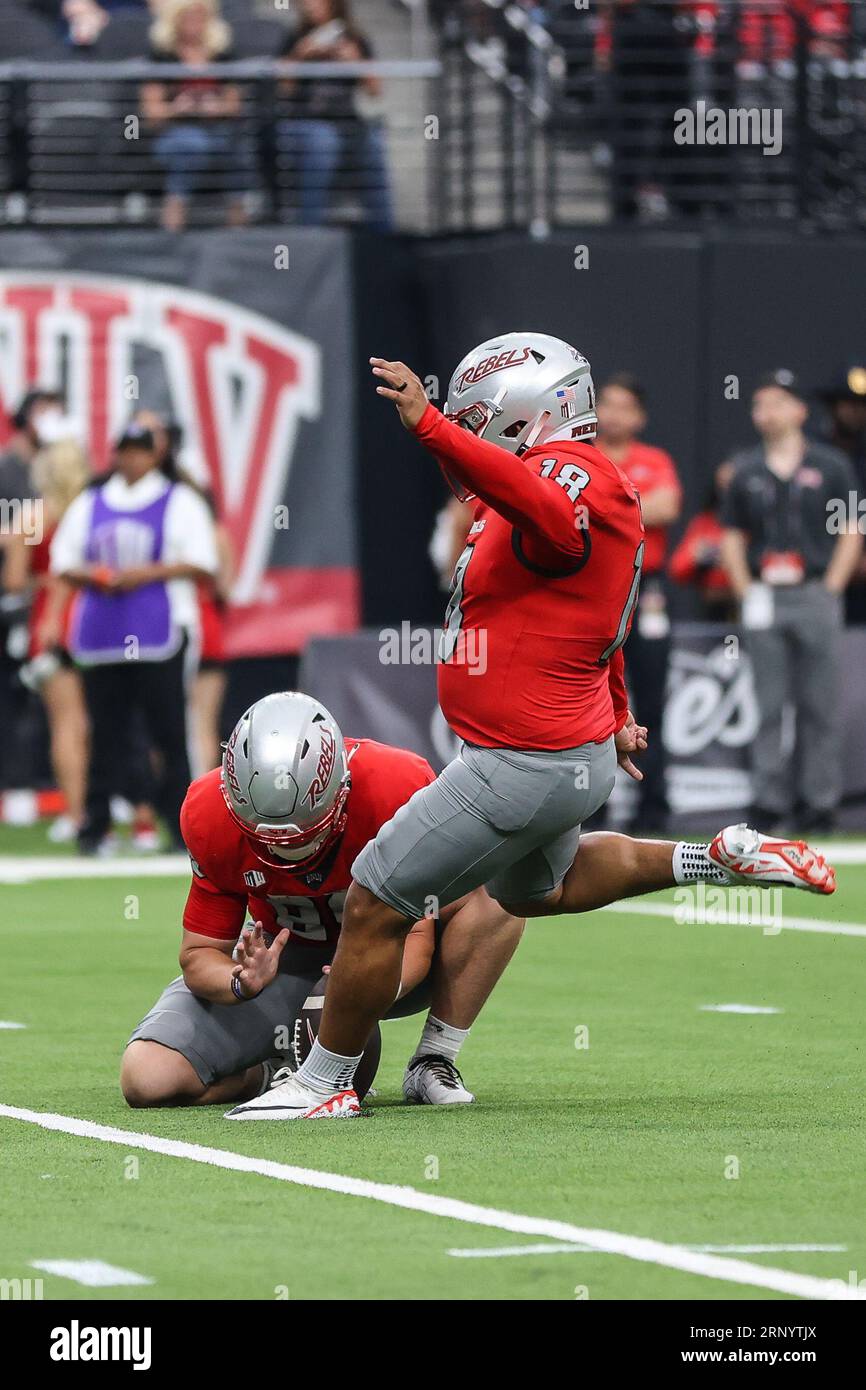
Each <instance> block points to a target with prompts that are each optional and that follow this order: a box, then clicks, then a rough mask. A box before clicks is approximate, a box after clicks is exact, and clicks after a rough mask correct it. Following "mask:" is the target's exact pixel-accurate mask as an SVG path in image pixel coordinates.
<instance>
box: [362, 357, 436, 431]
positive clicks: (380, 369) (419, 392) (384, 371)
mask: <svg viewBox="0 0 866 1390" xmlns="http://www.w3.org/2000/svg"><path fill="white" fill-rule="evenodd" d="M370 366H371V367H372V368H373V375H374V376H376V377H378V378H379V381H380V385H379V386H377V387H376V394H377V395H379V396H385V398H386V399H387V400H389V401H393V402H394V404H395V405H396V407H397V410H398V411H399V414H400V419H401V420H402V421H403V424H404V425H405V426H406V428H407V430H414V428H415V426H416V425H417V424H418V422H419V420H420V419H421V416H422V415H423V414H424V411H425V410H426V409H427V405H428V400H427V392H426V391H425V390H424V385H423V383H422V381H421V379H420V377H417V376H416V375H415V373H414V372H410V370H409V368H408V367H407V366H406V364H405V363H404V362H389V361H388V360H387V358H385V357H371V358H370Z"/></svg>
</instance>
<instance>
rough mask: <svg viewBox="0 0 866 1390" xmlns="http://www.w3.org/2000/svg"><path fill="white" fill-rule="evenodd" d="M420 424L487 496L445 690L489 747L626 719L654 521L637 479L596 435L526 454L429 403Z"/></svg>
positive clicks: (447, 653)
mask: <svg viewBox="0 0 866 1390" xmlns="http://www.w3.org/2000/svg"><path fill="white" fill-rule="evenodd" d="M416 434H417V435H418V437H419V438H420V439H421V441H422V442H423V443H424V444H426V445H427V447H428V448H430V449H431V450H432V451H433V452H434V453H435V454H436V455H437V457H438V458H439V459H440V461H441V462H442V463H443V464H444V466H445V467H446V468H447V470H448V471H449V472H450V473H451V474H453V475H454V476H455V477H457V478H458V479H459V481H460V482H461V483H463V484H464V486H466V487H467V488H469V489H470V491H472V492H474V493H475V494H476V495H477V496H478V498H479V499H480V505H479V507H478V509H477V511H476V514H475V521H474V524H473V526H472V527H471V529H470V531H469V535H468V538H467V544H466V548H465V550H464V551H463V553H462V555H461V556H460V558H459V560H458V561H457V564H456V566H455V569H454V580H453V587H452V590H451V597H450V600H449V603H448V609H447V611H446V614H445V625H444V630H443V634H442V645H441V648H440V657H441V660H440V665H439V703H440V705H441V706H442V712H443V714H444V715H445V718H446V719H447V720H448V723H449V724H450V725H451V728H452V729H453V730H454V731H455V733H457V734H459V735H460V737H461V738H465V739H466V740H467V741H468V742H470V743H476V744H480V745H482V746H484V747H500V748H501V747H505V748H527V749H534V748H537V749H543V748H573V747H576V746H578V745H579V744H582V743H597V742H601V741H603V740H604V739H606V738H608V737H609V736H610V735H611V734H612V733H615V732H616V731H617V730H618V729H620V728H621V727H622V725H623V723H624V722H625V716H626V711H627V708H628V703H627V697H626V691H625V681H624V677H623V662H622V644H623V642H624V640H625V638H626V636H627V634H628V631H629V628H630V626H631V619H632V614H633V612H634V606H635V603H636V601H637V591H638V585H639V583H640V571H641V564H642V559H643V545H644V528H643V522H642V521H641V514H640V503H639V501H638V497H637V494H636V492H635V489H634V488H633V487H632V485H631V483H630V482H629V480H628V478H627V477H626V476H625V474H624V473H623V472H622V470H621V469H619V468H617V466H616V464H614V463H612V462H611V461H610V459H608V458H606V457H605V455H604V454H602V453H601V452H600V451H599V450H598V449H595V448H593V446H592V445H590V444H583V443H580V442H578V441H572V440H567V441H556V442H551V443H548V444H544V445H539V446H538V447H537V448H534V449H530V450H529V451H528V453H526V454H525V455H524V456H523V457H522V458H516V457H515V456H514V455H513V454H510V453H509V452H508V451H507V450H506V449H502V448H500V446H499V445H497V444H491V443H490V442H488V441H486V440H482V439H477V438H476V437H475V436H474V435H473V434H470V433H469V432H467V431H466V430H462V429H460V427H459V426H457V425H455V424H453V423H452V422H451V421H449V420H446V419H445V417H444V416H443V415H441V414H440V413H439V411H438V410H436V409H435V407H434V406H432V405H430V406H428V407H427V410H426V411H425V413H424V415H423V417H422V419H421V421H420V423H419V425H418V427H417V429H416Z"/></svg>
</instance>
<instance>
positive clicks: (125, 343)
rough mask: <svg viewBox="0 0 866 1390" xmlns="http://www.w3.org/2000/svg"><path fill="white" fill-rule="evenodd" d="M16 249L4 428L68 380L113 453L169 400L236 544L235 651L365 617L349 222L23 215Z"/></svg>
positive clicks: (187, 455) (0, 278)
mask: <svg viewBox="0 0 866 1390" xmlns="http://www.w3.org/2000/svg"><path fill="white" fill-rule="evenodd" d="M276 242H279V244H278V245H277V244H275V243H276ZM0 265H2V267H3V270H2V272H0V406H2V411H0V415H2V417H3V419H2V424H0V430H2V431H3V432H2V433H0V446H2V442H3V439H4V438H6V437H8V433H9V431H10V429H11V424H10V423H9V422H8V419H7V417H8V416H9V414H10V412H12V411H13V410H14V408H15V405H16V403H17V402H18V401H19V400H20V399H21V397H22V396H23V394H24V392H25V391H26V390H27V388H28V387H30V386H33V385H39V386H50V387H59V388H61V389H62V390H63V391H64V393H65V396H66V401H67V412H68V414H69V415H70V416H71V417H72V418H73V420H74V421H75V422H76V425H77V429H78V432H79V433H80V436H81V438H82V440H83V442H84V443H85V445H86V447H87V449H88V451H89V454H90V457H91V460H92V463H93V466H94V469H95V470H96V471H101V470H102V469H104V468H105V467H106V466H107V464H108V462H109V460H110V452H111V442H112V440H113V439H114V438H115V437H116V436H117V434H118V433H119V432H120V430H121V429H122V427H123V425H124V423H125V422H126V421H127V420H128V418H129V416H130V415H131V414H132V413H133V412H134V411H135V410H137V409H139V408H142V407H147V408H150V409H156V410H159V411H163V412H165V413H167V414H168V415H170V416H171V417H173V419H175V420H176V421H177V422H178V423H179V424H180V426H181V428H182V430H183V444H184V449H183V458H182V462H183V464H184V466H188V467H190V469H191V471H193V472H195V471H198V472H199V474H200V480H201V481H202V482H204V483H206V484H207V485H208V486H209V488H210V489H211V491H212V494H213V496H214V499H215V501H216V505H217V508H218V511H219V515H220V517H221V518H222V520H223V521H224V522H225V524H226V526H227V527H228V530H229V533H230V535H231V538H232V542H233V545H234V550H235V560H236V566H237V573H236V581H235V586H234V591H233V594H232V603H231V607H230V612H229V625H228V633H227V641H228V653H229V655H230V656H233V657H239V656H258V655H269V654H281V653H285V652H294V651H298V650H300V649H301V647H302V646H303V645H304V643H305V642H306V640H307V639H308V638H309V637H310V636H311V635H313V634H321V633H335V632H343V631H346V630H349V629H351V628H353V627H355V626H356V624H357V621H358V582H357V569H356V537H355V528H354V519H353V518H354V506H353V471H354V455H353V428H352V425H353V412H354V400H353V371H352V365H353V364H352V362H351V354H350V352H348V351H347V344H351V342H352V341H353V325H352V318H351V292H350V278H349V277H350V271H349V252H348V242H347V239H346V236H345V234H344V233H342V232H340V231H337V230H332V229H316V230H315V231H313V230H310V231H306V230H304V229H298V230H293V231H291V232H279V233H275V232H274V231H273V230H272V231H270V232H268V231H266V230H264V229H258V228H257V229H255V230H253V229H243V230H231V231H227V230H220V231H214V232H209V233H207V232H206V233H199V234H190V235H187V236H183V237H172V236H169V235H166V234H159V233H152V232H124V231H114V232H113V233H112V235H111V236H110V237H106V236H104V235H101V236H99V237H96V236H92V235H89V234H87V233H80V232H74V233H73V232H60V231H52V232H51V233H50V237H49V236H40V235H39V234H34V233H23V232H8V233H0ZM325 384H327V386H326V388H325ZM325 389H327V397H326V396H325Z"/></svg>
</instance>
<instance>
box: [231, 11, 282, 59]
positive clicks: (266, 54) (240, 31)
mask: <svg viewBox="0 0 866 1390" xmlns="http://www.w3.org/2000/svg"><path fill="white" fill-rule="evenodd" d="M233 33H234V43H233V44H232V52H233V54H234V56H235V57H236V58H273V57H274V56H275V55H276V54H277V53H278V52H279V50H280V48H281V47H282V44H283V41H284V39H285V36H286V26H285V25H284V24H281V23H280V21H279V20H278V19H247V20H244V22H243V23H242V24H234V25H233Z"/></svg>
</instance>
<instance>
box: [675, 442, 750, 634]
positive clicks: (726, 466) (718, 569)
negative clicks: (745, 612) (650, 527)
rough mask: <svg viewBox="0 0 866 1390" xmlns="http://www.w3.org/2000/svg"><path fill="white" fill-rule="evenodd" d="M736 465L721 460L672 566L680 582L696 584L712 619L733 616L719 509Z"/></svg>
mask: <svg viewBox="0 0 866 1390" xmlns="http://www.w3.org/2000/svg"><path fill="white" fill-rule="evenodd" d="M733 471H734V465H733V464H732V463H731V462H730V461H728V462H726V463H720V464H719V466H718V468H717V469H716V471H715V473H714V474H713V481H712V485H711V487H710V491H709V495H708V497H707V499H706V502H705V504H704V507H703V509H702V510H701V511H700V512H698V515H697V516H694V517H692V519H691V521H690V522H689V524H688V526H687V527H686V529H685V531H684V532H683V536H682V539H681V541H680V543H679V545H678V546H677V547H676V549H675V550H674V552H673V554H672V555H671V558H670V563H669V565H668V574H669V575H670V577H671V579H673V580H674V581H675V583H677V584H690V585H694V587H695V588H696V589H697V591H698V593H699V594H700V596H701V599H702V601H703V605H704V614H705V616H706V617H707V618H708V619H719V620H725V619H728V618H729V617H730V618H733V607H734V606H733V590H732V589H731V581H730V579H729V577H728V572H727V570H726V569H725V567H724V565H723V564H722V523H721V521H720V520H719V508H720V506H721V502H722V498H723V496H724V494H725V490H726V488H727V486H728V484H729V482H730V481H731V477H732V475H733Z"/></svg>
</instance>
